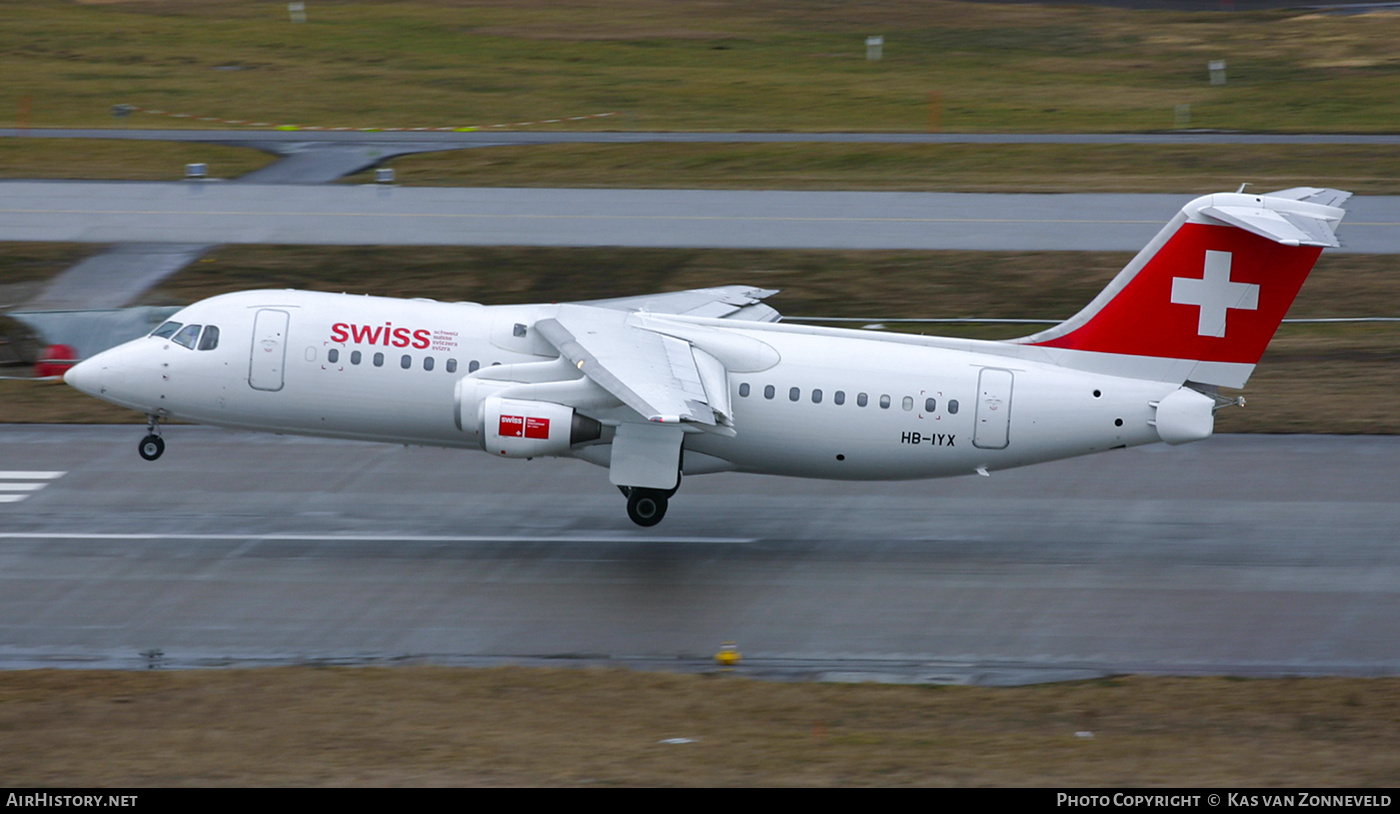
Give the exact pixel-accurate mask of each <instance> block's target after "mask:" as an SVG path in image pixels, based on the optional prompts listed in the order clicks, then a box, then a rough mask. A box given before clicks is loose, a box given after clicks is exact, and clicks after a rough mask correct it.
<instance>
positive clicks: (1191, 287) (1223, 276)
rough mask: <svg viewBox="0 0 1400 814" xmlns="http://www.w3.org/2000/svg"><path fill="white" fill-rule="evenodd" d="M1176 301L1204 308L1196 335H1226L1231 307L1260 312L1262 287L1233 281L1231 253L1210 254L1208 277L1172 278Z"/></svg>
mask: <svg viewBox="0 0 1400 814" xmlns="http://www.w3.org/2000/svg"><path fill="white" fill-rule="evenodd" d="M1172 302H1174V303H1176V304H1177V305H1195V306H1198V307H1199V308H1200V309H1201V315H1200V319H1199V320H1198V321H1197V323H1196V333H1197V334H1199V335H1201V336H1224V335H1225V315H1226V313H1228V312H1229V309H1231V308H1239V309H1242V310H1245V311H1257V310H1259V286H1257V285H1255V284H1254V283H1236V282H1232V281H1231V280H1230V253H1229V252H1214V251H1207V252H1206V268H1205V276H1204V277H1203V278H1201V279H1199V280H1197V279H1194V278H1191V277H1173V278H1172Z"/></svg>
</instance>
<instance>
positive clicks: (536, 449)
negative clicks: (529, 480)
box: [480, 396, 603, 458]
mask: <svg viewBox="0 0 1400 814" xmlns="http://www.w3.org/2000/svg"><path fill="white" fill-rule="evenodd" d="M480 426H481V435H482V442H483V446H485V447H486V451H487V452H490V453H491V454H493V455H504V456H506V457H508V458H535V457H539V456H545V455H567V454H568V453H569V448H570V447H571V446H573V445H574V444H582V443H584V442H587V441H593V440H596V439H598V438H599V437H600V436H601V435H602V433H603V425H602V424H599V423H598V422H597V421H595V420H593V419H591V418H589V417H587V416H583V415H579V414H578V413H577V412H576V411H575V410H574V408H572V407H565V406H564V405H562V404H551V403H549V402H547V401H526V400H523V399H505V398H501V397H500V396H487V397H486V398H485V399H484V400H483V401H482V402H481V425H480Z"/></svg>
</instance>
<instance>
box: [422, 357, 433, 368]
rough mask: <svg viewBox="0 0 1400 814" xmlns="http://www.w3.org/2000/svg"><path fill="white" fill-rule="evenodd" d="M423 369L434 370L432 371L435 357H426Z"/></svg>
mask: <svg viewBox="0 0 1400 814" xmlns="http://www.w3.org/2000/svg"><path fill="white" fill-rule="evenodd" d="M423 369H424V370H432V369H433V357H431V356H424V357H423Z"/></svg>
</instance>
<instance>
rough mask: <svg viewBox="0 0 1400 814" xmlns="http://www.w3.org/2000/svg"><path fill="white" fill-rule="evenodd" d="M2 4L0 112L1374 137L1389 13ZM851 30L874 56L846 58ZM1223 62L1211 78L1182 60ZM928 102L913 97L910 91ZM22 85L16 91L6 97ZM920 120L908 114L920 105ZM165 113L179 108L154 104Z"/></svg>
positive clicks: (1391, 122)
mask: <svg viewBox="0 0 1400 814" xmlns="http://www.w3.org/2000/svg"><path fill="white" fill-rule="evenodd" d="M64 5H65V8H64V9H63V11H62V13H55V12H54V8H53V7H54V3H53V2H50V1H48V0H11V2H9V3H7V4H6V10H5V19H4V22H3V24H2V25H3V31H4V33H5V35H6V41H7V42H8V43H10V44H9V45H8V46H7V47H5V48H4V49H3V51H0V75H4V76H5V77H6V80H7V81H6V89H5V91H4V92H3V96H2V97H0V126H3V125H7V124H9V123H10V122H17V121H18V120H20V119H24V120H25V121H24V123H28V124H31V125H33V126H94V125H99V124H103V123H108V122H110V121H111V120H110V118H109V111H110V109H111V106H112V105H114V104H118V103H132V104H137V105H141V106H143V107H148V108H160V109H165V110H170V111H182V112H189V113H194V114H200V115H212V116H221V117H225V118H233V119H247V120H264V121H269V122H274V123H289V124H304V125H322V126H335V125H345V126H354V127H388V126H409V127H411V126H466V125H478V126H486V125H491V124H497V123H509V122H519V121H527V120H537V119H543V118H555V117H563V116H572V115H580V114H588V113H598V112H605V111H620V112H624V113H625V114H626V118H625V119H624V120H623V122H624V124H623V125H616V124H613V123H611V122H610V121H609V120H601V123H599V122H595V123H592V124H591V125H590V124H587V123H585V124H583V125H570V126H595V127H616V126H622V127H624V128H625V129H700V130H745V129H754V130H896V131H898V130H903V131H909V130H914V131H921V130H924V129H926V128H928V127H929V126H930V122H931V121H934V122H935V123H936V124H937V125H938V126H939V127H941V128H943V129H946V130H952V131H958V130H962V131H976V130H1005V131H1025V132H1037V131H1064V130H1070V131H1075V130H1088V131H1102V130H1109V131H1112V130H1157V129H1166V128H1170V127H1172V126H1173V124H1174V116H1175V109H1176V106H1177V105H1181V104H1189V105H1190V106H1191V122H1190V123H1191V126H1193V127H1209V128H1232V129H1246V130H1267V131H1317V130H1326V131H1334V130H1341V131H1356V132H1375V131H1394V130H1395V129H1396V127H1397V122H1400V93H1397V92H1396V91H1397V77H1400V53H1397V52H1396V50H1395V49H1394V47H1393V43H1394V42H1395V41H1396V40H1397V39H1400V17H1397V16H1395V15H1388V14H1368V15H1350V16H1326V15H1318V14H1311V13H1307V12H1301V11H1297V10H1292V11H1275V12H1261V13H1247V14H1246V13H1240V14H1219V13H1210V14H1201V13H1194V14H1192V13H1175V12H1143V11H1136V12H1125V11H1121V10H1117V9H1105V8H1069V7H1037V6H1025V5H1018V6H1009V7H1004V6H997V5H993V4H984V3H960V2H950V1H946V0H945V1H944V2H938V1H937V0H931V1H930V2H922V3H890V4H866V3H855V2H825V3H811V2H802V1H801V0H770V1H769V2H757V3H754V2H734V1H733V0H711V2H706V3H703V4H700V3H665V4H660V3H652V2H647V1H646V0H571V1H570V2H563V0H553V1H547V0H537V1H536V2H503V0H497V1H496V2H489V1H487V2H452V1H451V0H437V1H434V0H419V2H396V3H388V2H378V3H335V2H322V3H317V4H315V5H314V6H312V7H311V8H310V10H309V17H310V21H309V22H308V23H306V24H304V25H295V24H292V23H290V22H289V21H288V18H287V12H286V8H285V6H283V5H281V4H264V3H257V4H250V3H245V2H236V1H235V0H225V1H224V2H219V0H209V1H207V2H202V3H187V2H179V1H177V0H146V1H145V2H142V1H141V0H135V1H133V2H69V3H65V4H64ZM870 34H881V35H882V36H884V39H885V46H884V58H883V59H882V60H880V61H878V62H870V61H867V60H866V59H865V48H864V41H865V37H866V36H867V35H870ZM1211 59H1226V60H1227V61H1228V66H1229V67H1228V75H1229V81H1228V83H1227V84H1225V85H1211V84H1210V83H1209V81H1208V72H1207V70H1206V62H1207V61H1209V60H1211ZM935 93H936V94H939V96H938V98H939V99H940V100H941V101H940V102H939V103H938V104H937V105H936V106H935V107H936V109H934V110H931V105H930V99H931V96H930V94H935ZM24 100H28V101H24ZM931 114H932V115H931ZM176 123H177V124H182V123H188V122H186V121H185V120H176Z"/></svg>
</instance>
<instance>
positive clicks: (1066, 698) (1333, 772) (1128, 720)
mask: <svg viewBox="0 0 1400 814" xmlns="http://www.w3.org/2000/svg"><path fill="white" fill-rule="evenodd" d="M1397 721H1400V681H1397V680H1396V679H1374V680H1363V679H1316V680H1309V681H1299V680H1250V681H1239V680H1228V679H1219V678H1201V679H1170V678H1149V677H1134V678H1115V679H1108V680H1102V681H1090V682H1076V683H1066V684H1056V685H1043V686H1034V687H1020V688H1010V689H988V688H975V687H910V686H881V685H849V684H846V685H837V684H778V683H768V682H758V681H751V680H747V679H744V678H740V677H737V676H723V675H708V676H706V675H674V674H665V673H647V672H631V671H623V670H598V669H589V670H570V669H550V670H542V669H522V668H496V669H483V670H461V669H447V668H435V667H396V668H356V669H342V668H310V667H303V668H276V669H262V670H210V671H183V672H161V671H148V672H106V671H86V670H59V671H53V670H46V671H9V672H3V673H0V743H5V742H8V745H9V747H10V748H5V749H0V774H3V776H4V777H6V778H7V779H8V780H9V781H10V782H11V783H13V784H14V785H16V786H30V787H32V786H65V787H74V786H83V787H91V786H174V785H192V786H213V785H259V786H266V785H278V786H280V785H297V786H303V785H314V786H425V785H452V786H464V785H471V786H533V785H589V786H595V785H600V786H615V785H679V786H742V785H757V784H762V785H792V786H834V785H841V786H872V785H875V786H989V785H990V786H1040V787H1045V786H1079V787H1108V786H1178V787H1187V786H1190V787H1198V786H1235V787H1244V786H1249V787H1261V786H1277V785H1284V786H1288V787H1310V786H1311V787H1326V788H1331V787H1351V786H1356V787H1360V786H1371V787H1374V786H1393V785H1395V783H1396V782H1398V781H1400V769H1397V766H1400V761H1398V760H1397V759H1398V758H1400V752H1397V748H1396V744H1395V738H1394V729H1395V726H1396V723H1397ZM21 733H22V735H21ZM1081 733H1087V735H1086V734H1081ZM20 738H22V746H21V741H20ZM670 738H688V739H690V741H691V742H689V743H681V744H666V743H662V741H664V740H666V739H670ZM1045 794H1046V796H1047V799H1049V795H1050V794H1051V793H1050V792H1045ZM141 799H143V800H150V799H158V795H153V796H151V797H143V798H141Z"/></svg>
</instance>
